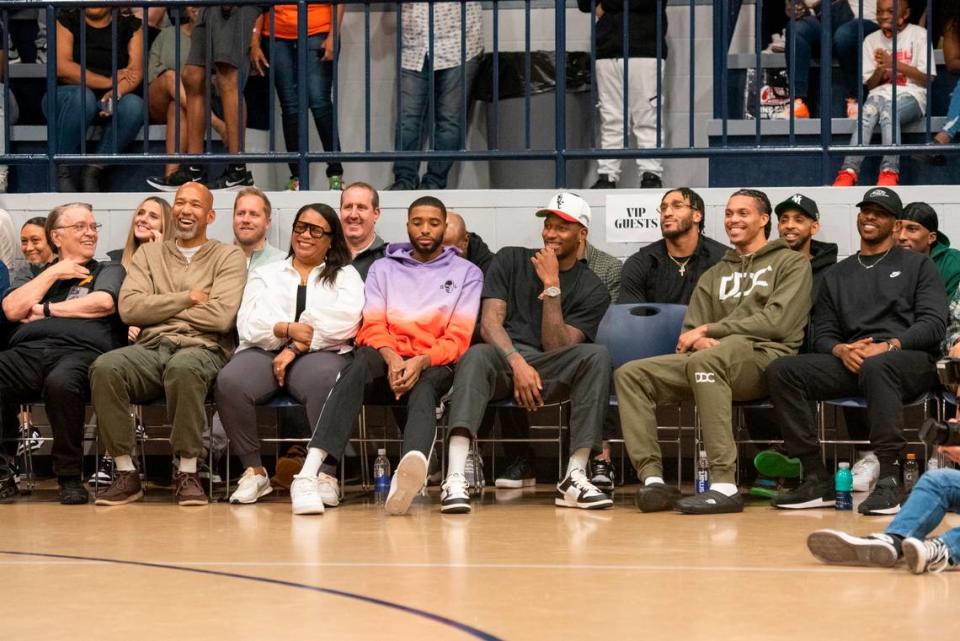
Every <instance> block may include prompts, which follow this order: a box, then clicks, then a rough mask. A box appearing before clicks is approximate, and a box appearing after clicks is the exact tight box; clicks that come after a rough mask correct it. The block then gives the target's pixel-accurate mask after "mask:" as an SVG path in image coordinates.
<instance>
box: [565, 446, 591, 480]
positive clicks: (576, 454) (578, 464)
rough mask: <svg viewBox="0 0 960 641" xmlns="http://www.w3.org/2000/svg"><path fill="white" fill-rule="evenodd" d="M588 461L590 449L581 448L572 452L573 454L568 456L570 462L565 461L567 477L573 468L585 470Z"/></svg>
mask: <svg viewBox="0 0 960 641" xmlns="http://www.w3.org/2000/svg"><path fill="white" fill-rule="evenodd" d="M589 460H590V448H589V447H581V448H578V449H576V450H574V451H573V454H571V455H570V460H569V461H567V476H570V472H572V471H573V470H574V469H575V468H579V469H581V470H586V469H587V461H589Z"/></svg>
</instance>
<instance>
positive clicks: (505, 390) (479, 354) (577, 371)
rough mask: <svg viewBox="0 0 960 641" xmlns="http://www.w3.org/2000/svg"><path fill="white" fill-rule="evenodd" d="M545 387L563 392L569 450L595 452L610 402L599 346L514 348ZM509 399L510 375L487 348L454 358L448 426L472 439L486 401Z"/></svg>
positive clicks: (605, 361) (606, 356)
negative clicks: (560, 387) (566, 403)
mask: <svg viewBox="0 0 960 641" xmlns="http://www.w3.org/2000/svg"><path fill="white" fill-rule="evenodd" d="M516 348H517V351H519V352H520V354H521V356H523V358H524V359H526V361H527V363H529V364H530V365H531V366H533V368H534V369H536V370H537V372H538V373H539V374H540V379H541V381H542V382H543V384H544V385H545V386H546V385H548V384H549V383H559V384H561V385H563V386H564V387H566V388H568V389H569V396H570V449H571V450H577V449H580V448H584V447H589V448H591V449H599V447H600V432H601V430H602V428H603V414H604V412H605V411H606V408H607V405H609V403H610V368H611V365H610V355H609V354H608V353H607V348H606V347H604V346H602V345H594V344H589V343H581V344H579V345H571V346H570V347H564V348H562V349H555V350H552V351H549V352H541V351H540V350H537V349H534V348H532V347H528V346H526V345H517V346H516ZM512 394H513V370H512V369H511V367H510V364H509V363H508V362H507V359H505V358H504V357H503V354H502V353H501V352H500V350H499V349H498V348H496V347H494V346H493V345H474V346H473V347H471V348H470V349H469V350H467V353H466V354H464V355H463V356H462V357H461V358H460V362H459V363H458V364H457V371H456V374H455V376H454V379H453V387H452V388H451V389H450V420H449V423H450V427H451V428H456V427H460V428H465V429H468V430H470V433H471V434H473V435H474V436H476V434H477V430H478V429H479V428H480V423H481V421H482V420H483V413H484V411H485V410H486V409H487V403H489V402H490V401H497V400H502V399H505V398H510V397H511V396H512Z"/></svg>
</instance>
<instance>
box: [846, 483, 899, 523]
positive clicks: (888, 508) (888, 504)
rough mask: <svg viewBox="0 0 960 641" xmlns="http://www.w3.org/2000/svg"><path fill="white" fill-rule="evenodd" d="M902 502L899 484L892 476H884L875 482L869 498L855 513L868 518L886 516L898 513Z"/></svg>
mask: <svg viewBox="0 0 960 641" xmlns="http://www.w3.org/2000/svg"><path fill="white" fill-rule="evenodd" d="M902 501H903V492H901V490H900V484H899V483H897V479H896V478H894V477H892V476H885V477H884V478H882V479H880V480H879V481H877V485H876V487H874V488H873V492H871V493H870V496H868V497H867V498H865V499H864V500H863V502H862V503H861V504H860V506H859V507H858V508H857V511H858V512H860V514H865V515H868V516H886V515H890V514H896V513H897V512H899V511H900V503H901V502H902Z"/></svg>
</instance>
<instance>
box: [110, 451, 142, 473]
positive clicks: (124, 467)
mask: <svg viewBox="0 0 960 641" xmlns="http://www.w3.org/2000/svg"><path fill="white" fill-rule="evenodd" d="M113 462H114V463H115V464H116V466H117V470H118V471H120V472H132V471H134V470H135V469H137V468H136V466H135V465H134V464H133V458H132V457H131V456H130V455H129V454H122V455H120V456H115V457H113Z"/></svg>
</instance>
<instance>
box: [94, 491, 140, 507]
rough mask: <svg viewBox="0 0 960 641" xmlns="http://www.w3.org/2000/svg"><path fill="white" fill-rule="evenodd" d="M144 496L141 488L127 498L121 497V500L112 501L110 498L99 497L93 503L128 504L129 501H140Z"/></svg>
mask: <svg viewBox="0 0 960 641" xmlns="http://www.w3.org/2000/svg"><path fill="white" fill-rule="evenodd" d="M142 498H143V490H140V491H139V492H137V493H136V494H131V495H130V496H128V497H127V498H125V499H121V500H119V501H111V500H109V499H103V498H99V499H96V500H95V501H94V502H93V504H94V505H126V504H127V503H133V502H134V501H139V500H140V499H142Z"/></svg>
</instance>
